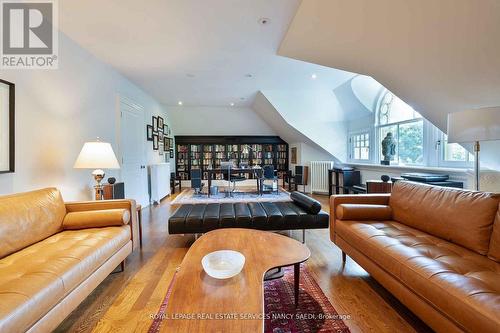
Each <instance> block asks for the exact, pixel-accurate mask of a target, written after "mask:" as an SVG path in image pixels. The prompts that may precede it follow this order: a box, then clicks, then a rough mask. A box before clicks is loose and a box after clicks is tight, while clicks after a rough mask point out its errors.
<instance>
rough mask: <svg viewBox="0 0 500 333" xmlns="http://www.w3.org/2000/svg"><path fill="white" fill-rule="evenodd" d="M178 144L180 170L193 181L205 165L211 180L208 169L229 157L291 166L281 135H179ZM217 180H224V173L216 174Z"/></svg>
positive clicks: (251, 163) (238, 161) (281, 168)
mask: <svg viewBox="0 0 500 333" xmlns="http://www.w3.org/2000/svg"><path fill="white" fill-rule="evenodd" d="M175 143H176V152H177V154H176V171H177V175H178V176H179V177H180V178H181V179H182V180H189V178H190V177H189V175H190V171H191V169H194V168H201V169H202V172H203V179H207V178H208V173H207V170H208V169H210V168H219V167H220V165H221V162H222V161H227V160H234V161H235V163H236V164H237V165H240V164H241V163H248V165H249V166H257V165H259V166H264V165H273V166H274V168H275V170H278V171H288V169H289V167H288V144H287V143H286V142H285V141H283V140H282V139H281V138H280V137H278V136H176V137H175ZM215 179H223V174H222V173H221V174H216V175H215Z"/></svg>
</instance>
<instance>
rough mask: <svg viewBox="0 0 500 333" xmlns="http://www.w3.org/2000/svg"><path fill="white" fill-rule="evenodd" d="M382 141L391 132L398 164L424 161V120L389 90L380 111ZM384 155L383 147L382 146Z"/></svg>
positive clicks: (419, 163) (421, 162)
mask: <svg viewBox="0 0 500 333" xmlns="http://www.w3.org/2000/svg"><path fill="white" fill-rule="evenodd" d="M378 124H379V126H378V127H379V135H380V141H382V140H383V139H384V138H385V137H386V136H387V135H388V134H389V133H391V135H392V136H393V138H394V142H395V144H396V155H395V156H394V157H393V162H395V163H397V164H409V165H412V164H418V165H421V164H423V163H424V120H423V118H422V116H421V115H420V114H419V113H418V112H417V111H415V110H413V108H412V107H410V106H409V105H408V104H406V103H405V102H403V101H402V100H401V99H399V98H398V97H397V96H394V95H393V94H392V93H391V92H387V93H386V94H385V95H384V97H383V98H382V101H381V103H380V108H379V112H378ZM380 156H381V157H382V158H383V156H382V147H380Z"/></svg>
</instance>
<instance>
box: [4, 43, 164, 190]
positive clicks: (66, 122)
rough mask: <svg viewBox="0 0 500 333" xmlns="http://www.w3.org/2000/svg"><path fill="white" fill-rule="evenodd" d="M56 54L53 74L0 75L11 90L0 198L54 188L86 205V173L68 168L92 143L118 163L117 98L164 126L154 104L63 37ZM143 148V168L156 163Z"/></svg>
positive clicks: (18, 72) (88, 178)
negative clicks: (8, 152)
mask: <svg viewBox="0 0 500 333" xmlns="http://www.w3.org/2000/svg"><path fill="white" fill-rule="evenodd" d="M59 50H60V52H59V69H58V70H2V71H0V77H1V78H2V79H5V80H7V81H10V82H13V83H15V84H16V172H15V173H14V174H0V194H9V193H14V192H21V191H27V190H32V189H37V188H42V187H47V186H55V187H58V188H59V189H60V190H61V191H62V193H63V196H64V198H65V200H80V199H91V194H92V185H93V179H92V178H91V175H90V172H91V170H75V169H73V163H74V162H75V160H76V157H77V156H78V154H79V152H80V149H81V147H82V145H83V143H84V142H85V141H89V140H95V139H96V137H100V138H101V140H103V141H108V142H111V143H112V145H113V148H114V149H115V152H116V153H117V155H118V158H120V150H119V147H118V143H117V141H116V138H117V130H116V129H117V125H118V121H119V116H118V112H117V106H118V103H117V96H118V95H121V96H125V97H127V98H129V99H131V100H132V101H134V102H135V103H137V104H140V105H142V106H143V107H144V108H145V110H146V112H145V122H148V123H150V122H151V120H150V119H151V115H152V114H155V115H160V114H161V115H163V117H164V118H165V119H166V120H167V122H168V121H169V117H168V116H167V114H166V113H165V111H164V110H163V109H162V107H161V106H160V104H159V103H158V102H157V101H155V100H154V99H153V98H151V97H150V96H149V95H148V94H146V93H144V92H143V91H142V90H141V89H140V88H139V87H137V86H136V85H134V84H132V83H131V82H130V81H128V80H127V79H126V78H125V77H123V76H122V75H120V74H119V73H118V72H116V71H115V70H114V69H113V68H112V67H110V66H108V65H106V64H104V63H102V62H100V61H99V60H97V59H96V58H95V57H94V56H92V55H91V54H89V53H88V52H87V51H85V50H84V49H82V48H81V47H80V46H79V45H77V44H76V43H74V42H73V41H72V40H70V39H69V38H67V37H66V36H64V35H63V34H60V37H59ZM143 125H144V136H145V132H146V127H145V124H143ZM145 145H146V151H147V161H146V164H151V163H156V162H159V161H160V160H161V158H160V156H159V155H158V153H157V152H155V153H154V152H153V151H152V145H151V142H147V143H146V142H145ZM119 174H120V173H119V171H118V170H116V171H114V172H109V173H108V175H107V176H111V175H115V176H118V177H119Z"/></svg>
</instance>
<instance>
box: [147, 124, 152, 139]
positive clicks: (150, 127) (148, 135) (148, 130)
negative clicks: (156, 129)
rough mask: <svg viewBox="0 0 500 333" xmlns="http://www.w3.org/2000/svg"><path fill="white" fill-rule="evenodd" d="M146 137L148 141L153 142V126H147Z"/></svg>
mask: <svg viewBox="0 0 500 333" xmlns="http://www.w3.org/2000/svg"><path fill="white" fill-rule="evenodd" d="M146 136H147V140H148V141H153V126H152V125H146Z"/></svg>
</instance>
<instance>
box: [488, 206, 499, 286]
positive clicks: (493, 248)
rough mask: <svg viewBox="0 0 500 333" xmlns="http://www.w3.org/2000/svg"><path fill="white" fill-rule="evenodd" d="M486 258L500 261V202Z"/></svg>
mask: <svg viewBox="0 0 500 333" xmlns="http://www.w3.org/2000/svg"><path fill="white" fill-rule="evenodd" d="M488 258H490V259H492V260H495V261H496V262H500V204H499V205H498V210H497V216H496V218H495V223H494V224H493V232H492V234H491V239H490V249H489V250H488ZM499 283H500V282H499Z"/></svg>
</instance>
